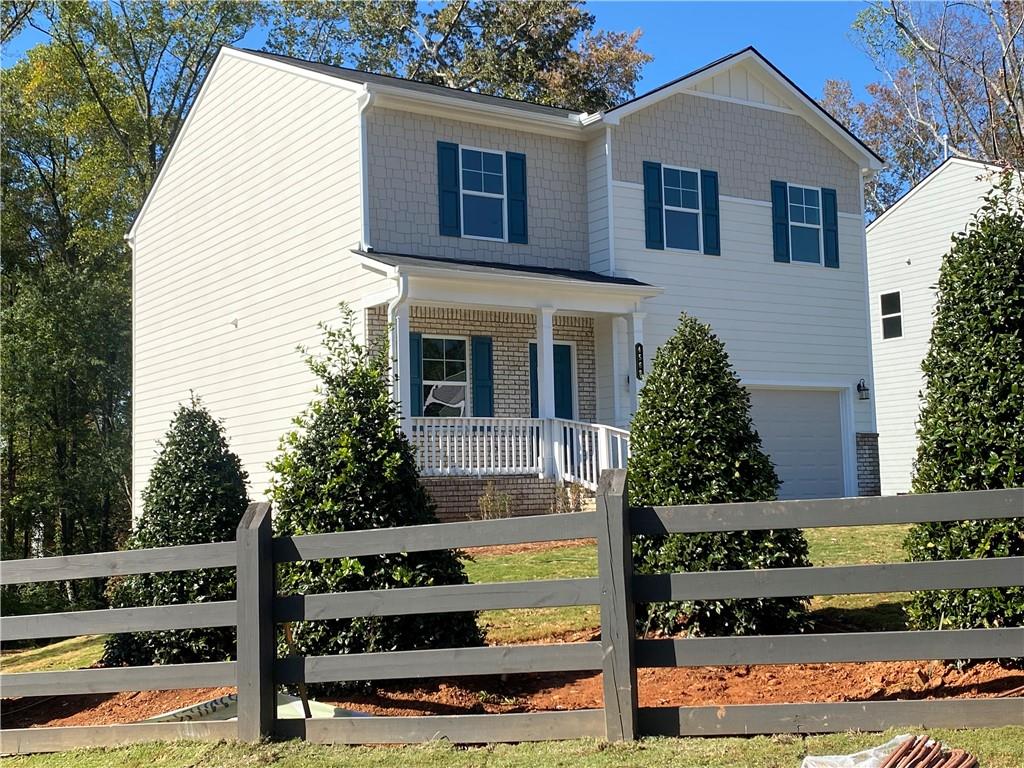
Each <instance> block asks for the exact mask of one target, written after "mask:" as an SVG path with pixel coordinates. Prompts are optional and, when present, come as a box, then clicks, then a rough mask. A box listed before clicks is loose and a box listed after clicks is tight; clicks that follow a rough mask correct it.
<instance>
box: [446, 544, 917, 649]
mask: <svg viewBox="0 0 1024 768" xmlns="http://www.w3.org/2000/svg"><path fill="white" fill-rule="evenodd" d="M908 528H909V526H906V525H870V526H850V527H846V528H812V529H808V530H806V531H804V534H805V535H806V537H807V544H808V547H809V549H810V556H811V562H812V563H814V564H815V565H851V564H856V563H891V562H902V561H903V560H905V559H906V558H905V556H904V554H903V549H902V546H901V545H902V542H903V537H904V536H905V535H906V532H907V529H908ZM466 573H467V574H468V576H469V579H470V581H472V582H475V583H486V582H495V581H525V580H529V579H557V578H574V577H582V576H596V575H597V549H596V547H595V546H594V545H593V544H584V545H580V546H573V547H559V548H557V549H549V550H538V551H527V552H519V553H516V554H509V555H480V556H476V557H474V558H473V559H472V560H468V561H467V562H466ZM909 597H910V595H909V594H908V593H906V592H898V593H893V594H887V595H826V596H823V597H815V598H814V599H813V600H812V601H811V612H812V615H813V617H814V619H815V620H816V621H817V622H818V623H819V624H821V625H822V626H824V627H827V628H834V629H846V630H851V631H870V630H876V631H885V630H899V629H904V628H905V618H904V615H903V604H904V603H905V602H906V601H907V600H908V599H909ZM481 619H482V621H484V622H485V623H486V624H487V625H488V629H487V638H488V640H489V641H490V642H492V643H516V642H529V641H532V640H539V639H542V638H544V637H547V636H549V635H552V634H556V635H562V634H565V633H568V632H573V631H580V630H584V629H588V628H592V627H596V626H598V625H599V624H600V623H601V619H600V614H599V612H598V610H597V608H596V606H587V607H571V608H543V609H536V610H514V611H485V612H484V613H483V614H482V615H481Z"/></svg>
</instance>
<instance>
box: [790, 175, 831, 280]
mask: <svg viewBox="0 0 1024 768" xmlns="http://www.w3.org/2000/svg"><path fill="white" fill-rule="evenodd" d="M793 187H796V188H797V189H813V190H815V191H817V193H818V223H817V224H804V223H803V222H801V221H793V216H792V212H791V211H790V206H792V205H793V195H792V194H791V193H790V190H792V189H793ZM821 190H822V188H821V187H812V186H810V185H808V184H792V183H791V182H788V181H787V182H786V221H787V222H788V226H789V263H790V264H803V265H804V266H807V267H822V266H824V265H825V222H824V211H823V210H822V209H823V207H824V206H823V204H822V201H821ZM801 206H802V207H803V204H802V203H801ZM793 227H804V228H805V229H817V230H818V260H817V261H816V262H815V261H803V260H802V259H794V258H793Z"/></svg>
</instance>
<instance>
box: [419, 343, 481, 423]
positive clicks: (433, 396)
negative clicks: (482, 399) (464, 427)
mask: <svg viewBox="0 0 1024 768" xmlns="http://www.w3.org/2000/svg"><path fill="white" fill-rule="evenodd" d="M422 346H423V358H422V361H421V362H422V365H423V368H422V371H423V415H424V416H465V415H467V414H468V413H469V386H468V383H467V375H466V369H467V365H466V361H467V351H468V348H469V342H468V340H467V339H466V338H465V337H462V336H428V335H426V334H423V337H422Z"/></svg>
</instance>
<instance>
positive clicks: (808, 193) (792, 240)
mask: <svg viewBox="0 0 1024 768" xmlns="http://www.w3.org/2000/svg"><path fill="white" fill-rule="evenodd" d="M821 251H822V245H821V189H820V188H818V187H799V186H797V185H795V184H790V185H789V257H790V259H791V260H792V261H797V262H802V263H804V264H821Z"/></svg>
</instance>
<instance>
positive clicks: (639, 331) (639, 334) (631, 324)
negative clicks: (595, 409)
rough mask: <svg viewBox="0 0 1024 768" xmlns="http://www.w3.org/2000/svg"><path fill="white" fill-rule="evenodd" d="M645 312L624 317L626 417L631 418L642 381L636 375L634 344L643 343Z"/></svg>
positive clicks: (642, 384)
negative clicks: (627, 353)
mask: <svg viewBox="0 0 1024 768" xmlns="http://www.w3.org/2000/svg"><path fill="white" fill-rule="evenodd" d="M645 317H647V313H646V312H633V313H631V314H630V315H629V316H628V317H627V318H626V324H627V326H628V331H627V336H626V337H627V338H628V339H629V403H628V408H629V413H628V414H627V418H628V419H632V418H633V414H634V413H636V409H637V406H638V405H639V404H640V390H641V389H643V386H644V383H643V382H642V381H640V380H638V379H637V377H636V345H637V344H643V343H644V318H645Z"/></svg>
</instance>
